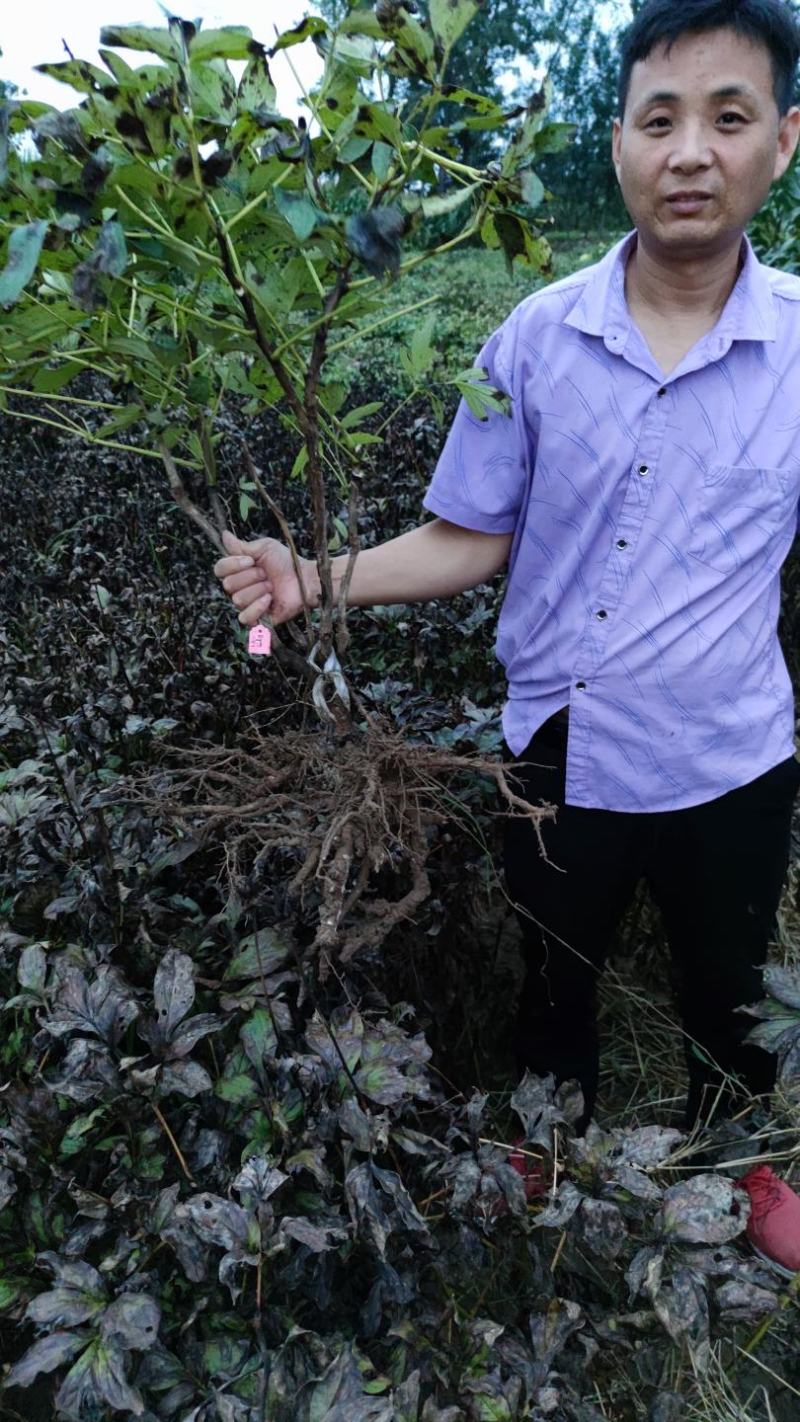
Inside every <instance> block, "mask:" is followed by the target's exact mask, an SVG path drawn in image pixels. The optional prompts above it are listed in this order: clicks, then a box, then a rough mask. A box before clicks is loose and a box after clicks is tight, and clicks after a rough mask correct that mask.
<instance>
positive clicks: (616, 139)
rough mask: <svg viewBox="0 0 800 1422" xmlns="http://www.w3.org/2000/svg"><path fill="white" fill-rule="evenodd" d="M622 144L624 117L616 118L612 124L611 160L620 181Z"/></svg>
mask: <svg viewBox="0 0 800 1422" xmlns="http://www.w3.org/2000/svg"><path fill="white" fill-rule="evenodd" d="M621 145H622V119H618V118H615V119H614V122H613V123H612V125H611V161H612V163H613V164H614V171H615V173H616V175H617V182H619V172H620V149H621Z"/></svg>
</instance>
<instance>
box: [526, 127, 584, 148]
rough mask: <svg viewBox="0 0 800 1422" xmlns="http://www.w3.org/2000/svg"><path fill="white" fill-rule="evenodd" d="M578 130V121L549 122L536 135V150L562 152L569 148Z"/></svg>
mask: <svg viewBox="0 0 800 1422" xmlns="http://www.w3.org/2000/svg"><path fill="white" fill-rule="evenodd" d="M577 132H578V125H577V124H576V123H548V124H545V126H544V128H542V129H540V130H539V133H538V134H537V135H536V152H537V154H542V153H560V152H561V150H562V149H563V148H567V147H568V146H569V144H570V143H571V142H572V140H573V138H574V137H575V134H576V133H577Z"/></svg>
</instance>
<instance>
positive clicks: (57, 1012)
mask: <svg viewBox="0 0 800 1422" xmlns="http://www.w3.org/2000/svg"><path fill="white" fill-rule="evenodd" d="M138 1013H139V1008H138V1006H137V1004H136V1002H135V1001H134V999H133V995H132V992H131V989H130V988H129V986H128V984H127V983H126V982H125V980H124V978H123V977H122V975H121V974H120V973H119V971H118V970H117V969H116V968H112V967H109V966H108V965H107V964H105V963H103V964H101V966H100V967H99V968H98V970H97V976H96V977H95V978H94V980H93V981H92V982H91V983H89V982H87V980H86V978H85V977H84V975H83V973H82V972H81V971H80V969H79V968H74V967H71V966H67V967H66V968H63V969H61V970H60V986H59V991H58V993H57V996H56V1001H55V1006H54V1009H53V1011H52V1013H51V1015H50V1017H48V1019H47V1020H46V1022H45V1024H44V1025H45V1027H46V1028H47V1031H48V1032H50V1033H51V1034H52V1035H53V1036H54V1037H62V1036H64V1035H65V1034H67V1033H70V1032H83V1033H89V1034H90V1035H94V1036H97V1037H100V1038H102V1040H103V1041H105V1042H108V1043H109V1045H110V1046H116V1045H117V1044H118V1043H119V1041H120V1039H121V1037H122V1035H123V1033H124V1031H125V1029H126V1028H127V1026H128V1025H129V1023H131V1022H132V1021H133V1020H134V1018H135V1017H137V1016H138Z"/></svg>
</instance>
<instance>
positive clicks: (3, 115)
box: [0, 95, 11, 187]
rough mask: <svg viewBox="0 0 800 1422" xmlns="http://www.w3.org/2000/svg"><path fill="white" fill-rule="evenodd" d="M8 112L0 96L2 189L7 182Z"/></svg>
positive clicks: (0, 172) (0, 181) (0, 175)
mask: <svg viewBox="0 0 800 1422" xmlns="http://www.w3.org/2000/svg"><path fill="white" fill-rule="evenodd" d="M10 112H11V111H10V109H9V106H8V104H7V103H6V102H5V101H4V100H3V99H2V96H1V95H0V187H4V186H5V183H6V181H7V180H8V121H9V116H10Z"/></svg>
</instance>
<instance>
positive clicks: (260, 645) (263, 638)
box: [247, 622, 272, 657]
mask: <svg viewBox="0 0 800 1422" xmlns="http://www.w3.org/2000/svg"><path fill="white" fill-rule="evenodd" d="M247 650H248V652H250V653H251V655H252V656H254V657H268V656H269V654H270V652H271V651H272V633H271V632H270V630H269V628H268V627H262V626H261V623H260V622H257V623H256V625H255V627H251V628H250V636H249V638H248V640H247Z"/></svg>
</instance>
